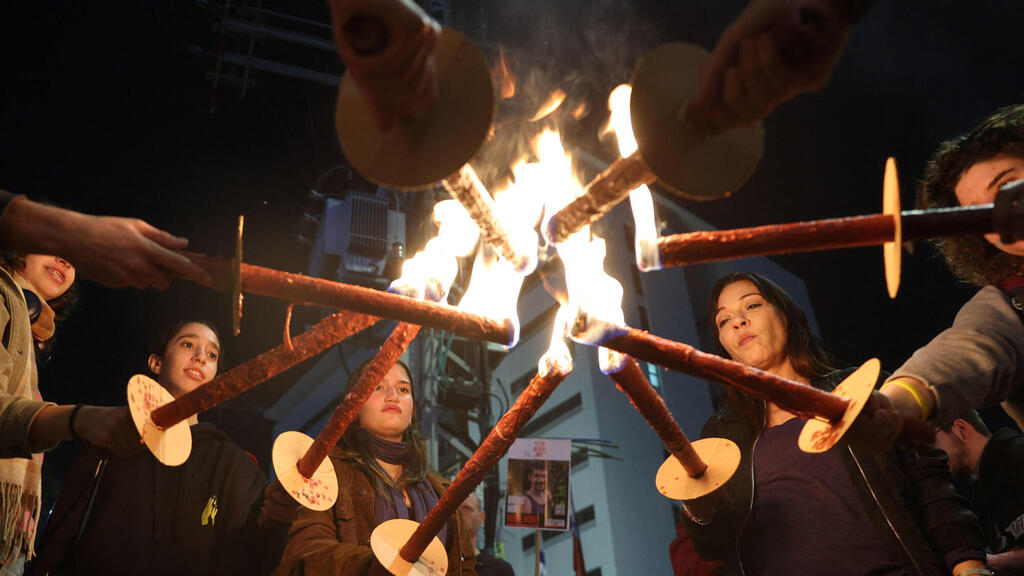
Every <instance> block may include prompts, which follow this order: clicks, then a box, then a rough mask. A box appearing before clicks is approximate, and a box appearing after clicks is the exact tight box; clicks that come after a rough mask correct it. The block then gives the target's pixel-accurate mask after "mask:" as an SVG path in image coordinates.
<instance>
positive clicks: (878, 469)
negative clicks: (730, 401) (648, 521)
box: [680, 370, 985, 576]
mask: <svg viewBox="0 0 1024 576" xmlns="http://www.w3.org/2000/svg"><path fill="white" fill-rule="evenodd" d="M851 372H852V371H850V370H846V371H840V372H835V373H833V374H830V375H828V376H826V377H825V378H821V379H817V380H814V381H812V382H811V384H812V385H814V386H815V387H817V388H821V389H824V390H831V389H832V388H834V387H835V386H836V385H838V384H839V382H841V381H842V379H843V378H844V377H846V376H847V375H849V374H850V373H851ZM760 424H761V423H758V426H755V424H754V423H753V422H751V421H750V419H749V417H747V416H745V415H743V414H741V413H739V412H738V411H734V410H730V409H729V408H725V409H723V410H721V411H719V412H718V413H716V414H714V415H713V416H712V417H711V418H710V419H709V420H708V422H707V424H705V426H704V430H703V431H702V433H701V437H703V438H708V437H718V438H727V439H729V440H732V441H733V442H735V443H736V444H737V446H739V449H740V464H739V468H738V469H737V471H736V473H735V474H734V475H733V476H732V478H731V479H730V480H729V482H728V483H727V484H726V485H725V487H724V489H723V490H724V493H723V494H722V500H721V501H720V503H719V506H718V513H717V514H716V516H715V518H714V519H713V520H712V521H711V522H710V523H708V524H704V525H701V524H697V523H696V522H694V521H693V520H691V519H690V518H688V517H687V515H686V514H684V515H683V517H682V519H681V520H680V522H681V524H682V526H683V528H685V529H686V531H687V533H688V534H689V535H690V537H691V538H692V539H693V541H694V545H695V546H696V548H697V551H698V552H699V553H700V555H701V557H702V558H704V559H707V560H721V561H724V562H726V567H725V568H724V570H723V573H730V572H731V573H742V569H741V567H740V566H738V565H737V554H736V551H737V550H738V549H739V546H738V538H739V535H740V534H741V532H742V528H743V526H744V524H745V522H746V520H747V517H748V515H749V512H750V510H751V508H752V506H753V498H754V474H753V468H752V464H751V462H752V456H753V451H754V445H755V443H756V441H757V438H758V436H759V435H760ZM794 449H796V448H795V447H794ZM833 450H842V451H843V454H842V455H843V461H844V463H845V464H846V468H847V471H848V472H849V474H850V478H851V479H852V480H853V483H854V485H855V487H856V488H857V492H858V494H859V495H860V497H861V498H862V500H863V501H864V503H865V509H866V510H868V513H869V515H870V516H871V519H872V523H873V525H874V526H875V527H876V528H877V530H878V531H879V536H880V537H881V538H886V539H894V541H895V543H896V545H897V547H898V548H899V549H902V550H903V551H904V554H903V557H902V560H903V563H904V568H905V570H906V573H907V574H916V575H922V576H925V575H927V576H931V575H936V576H937V575H940V574H946V573H947V570H948V568H943V566H942V564H943V559H945V563H946V564H947V565H948V566H950V567H951V566H952V565H955V564H956V563H959V562H962V561H964V560H967V559H979V560H984V558H985V555H984V553H983V552H982V551H981V550H982V548H983V547H984V542H983V538H982V534H981V530H980V526H979V525H978V520H977V517H975V516H974V514H973V513H972V512H971V511H970V509H969V508H968V506H967V502H966V501H965V500H964V499H963V498H962V497H960V496H958V495H957V494H956V492H955V491H954V490H953V486H952V484H951V482H950V477H949V469H948V467H947V466H946V455H945V453H944V452H942V451H940V450H930V451H927V452H921V453H918V452H910V451H907V450H903V449H901V448H899V447H897V448H894V449H893V450H890V451H889V452H888V453H886V454H884V455H881V456H875V457H870V456H864V455H858V454H857V453H856V452H855V451H853V450H852V449H850V448H849V447H847V446H846V445H845V444H839V445H837V446H836V447H835V448H833ZM926 534H927V537H926V536H925V535H926Z"/></svg>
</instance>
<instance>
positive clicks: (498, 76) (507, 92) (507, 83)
mask: <svg viewBox="0 0 1024 576" xmlns="http://www.w3.org/2000/svg"><path fill="white" fill-rule="evenodd" d="M494 76H495V83H496V84H497V85H498V93H499V96H500V98H501V99H502V100H508V99H509V98H512V97H514V96H515V95H516V79H515V77H514V76H512V72H510V71H509V69H508V60H506V58H505V49H504V48H500V49H499V50H498V66H497V68H496V69H495V70H494Z"/></svg>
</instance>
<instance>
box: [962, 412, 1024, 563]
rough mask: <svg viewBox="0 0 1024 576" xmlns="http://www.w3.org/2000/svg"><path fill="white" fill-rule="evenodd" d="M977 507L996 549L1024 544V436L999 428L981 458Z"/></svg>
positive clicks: (977, 485)
mask: <svg viewBox="0 0 1024 576" xmlns="http://www.w3.org/2000/svg"><path fill="white" fill-rule="evenodd" d="M974 489H975V495H976V498H977V504H978V507H977V510H978V513H979V514H981V517H982V520H983V522H984V527H985V532H986V535H987V536H988V542H989V546H990V547H991V548H992V551H993V552H1004V551H1006V550H1008V549H1011V548H1017V547H1021V546H1024V436H1022V435H1020V434H1018V433H1017V432H1014V431H1013V430H1011V429H1009V428H1004V429H1002V430H1000V431H999V432H996V433H995V435H994V436H992V438H991V439H989V441H988V443H987V444H985V450H983V451H982V453H981V459H980V460H979V461H978V483H977V484H975V486H974Z"/></svg>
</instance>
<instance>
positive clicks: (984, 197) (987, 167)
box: [956, 156, 1024, 256]
mask: <svg viewBox="0 0 1024 576" xmlns="http://www.w3.org/2000/svg"><path fill="white" fill-rule="evenodd" d="M1021 178H1024V158H1017V157H1015V156H996V157H995V158H992V159H990V160H982V161H981V162H978V163H977V164H973V165H972V166H971V167H970V168H968V169H967V170H966V171H964V173H963V175H961V176H960V181H959V182H957V184H956V198H957V200H959V201H960V205H961V206H973V205H975V204H991V203H992V202H994V201H995V198H996V193H997V192H998V191H999V187H1000V186H1002V185H1004V184H1007V183H1009V182H1013V181H1015V180H1020V179H1021ZM985 240H988V241H989V242H990V243H991V244H992V245H993V246H995V247H996V248H999V249H1000V250H1002V251H1003V252H1006V253H1007V254H1013V255H1014V256H1024V240H1018V241H1017V242H1014V243H1013V244H1002V243H1000V242H999V235H998V234H985Z"/></svg>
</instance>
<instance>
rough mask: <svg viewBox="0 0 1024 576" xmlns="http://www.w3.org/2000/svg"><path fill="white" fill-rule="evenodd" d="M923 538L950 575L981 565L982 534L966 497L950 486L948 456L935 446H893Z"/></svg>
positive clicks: (982, 553)
mask: <svg viewBox="0 0 1024 576" xmlns="http://www.w3.org/2000/svg"><path fill="white" fill-rule="evenodd" d="M896 457H897V458H898V459H899V461H900V464H901V467H902V468H903V471H904V474H905V475H906V478H907V481H908V483H909V487H910V493H911V494H912V498H911V499H909V500H908V502H907V504H908V506H910V508H911V510H912V511H913V512H914V513H915V515H916V516H917V517H918V518H919V519H920V522H921V528H922V531H923V532H924V535H925V537H926V538H927V539H928V541H929V542H930V543H931V545H932V548H933V549H934V551H935V553H936V555H937V556H938V557H940V558H942V559H943V560H944V561H945V564H946V568H947V569H948V570H950V571H951V572H952V573H953V574H954V575H956V574H960V573H962V572H964V571H965V570H967V569H968V568H984V567H985V552H984V549H985V536H984V534H983V532H982V529H981V523H980V522H979V521H978V517H977V516H975V514H974V512H973V511H972V510H971V508H970V506H969V504H968V503H967V500H966V499H964V498H963V497H962V496H960V495H959V494H957V492H956V490H955V489H954V488H953V482H952V477H951V475H950V472H949V465H948V457H947V456H946V453H945V452H943V451H942V450H938V449H930V450H922V451H916V452H915V451H910V450H903V449H901V448H897V449H896Z"/></svg>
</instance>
